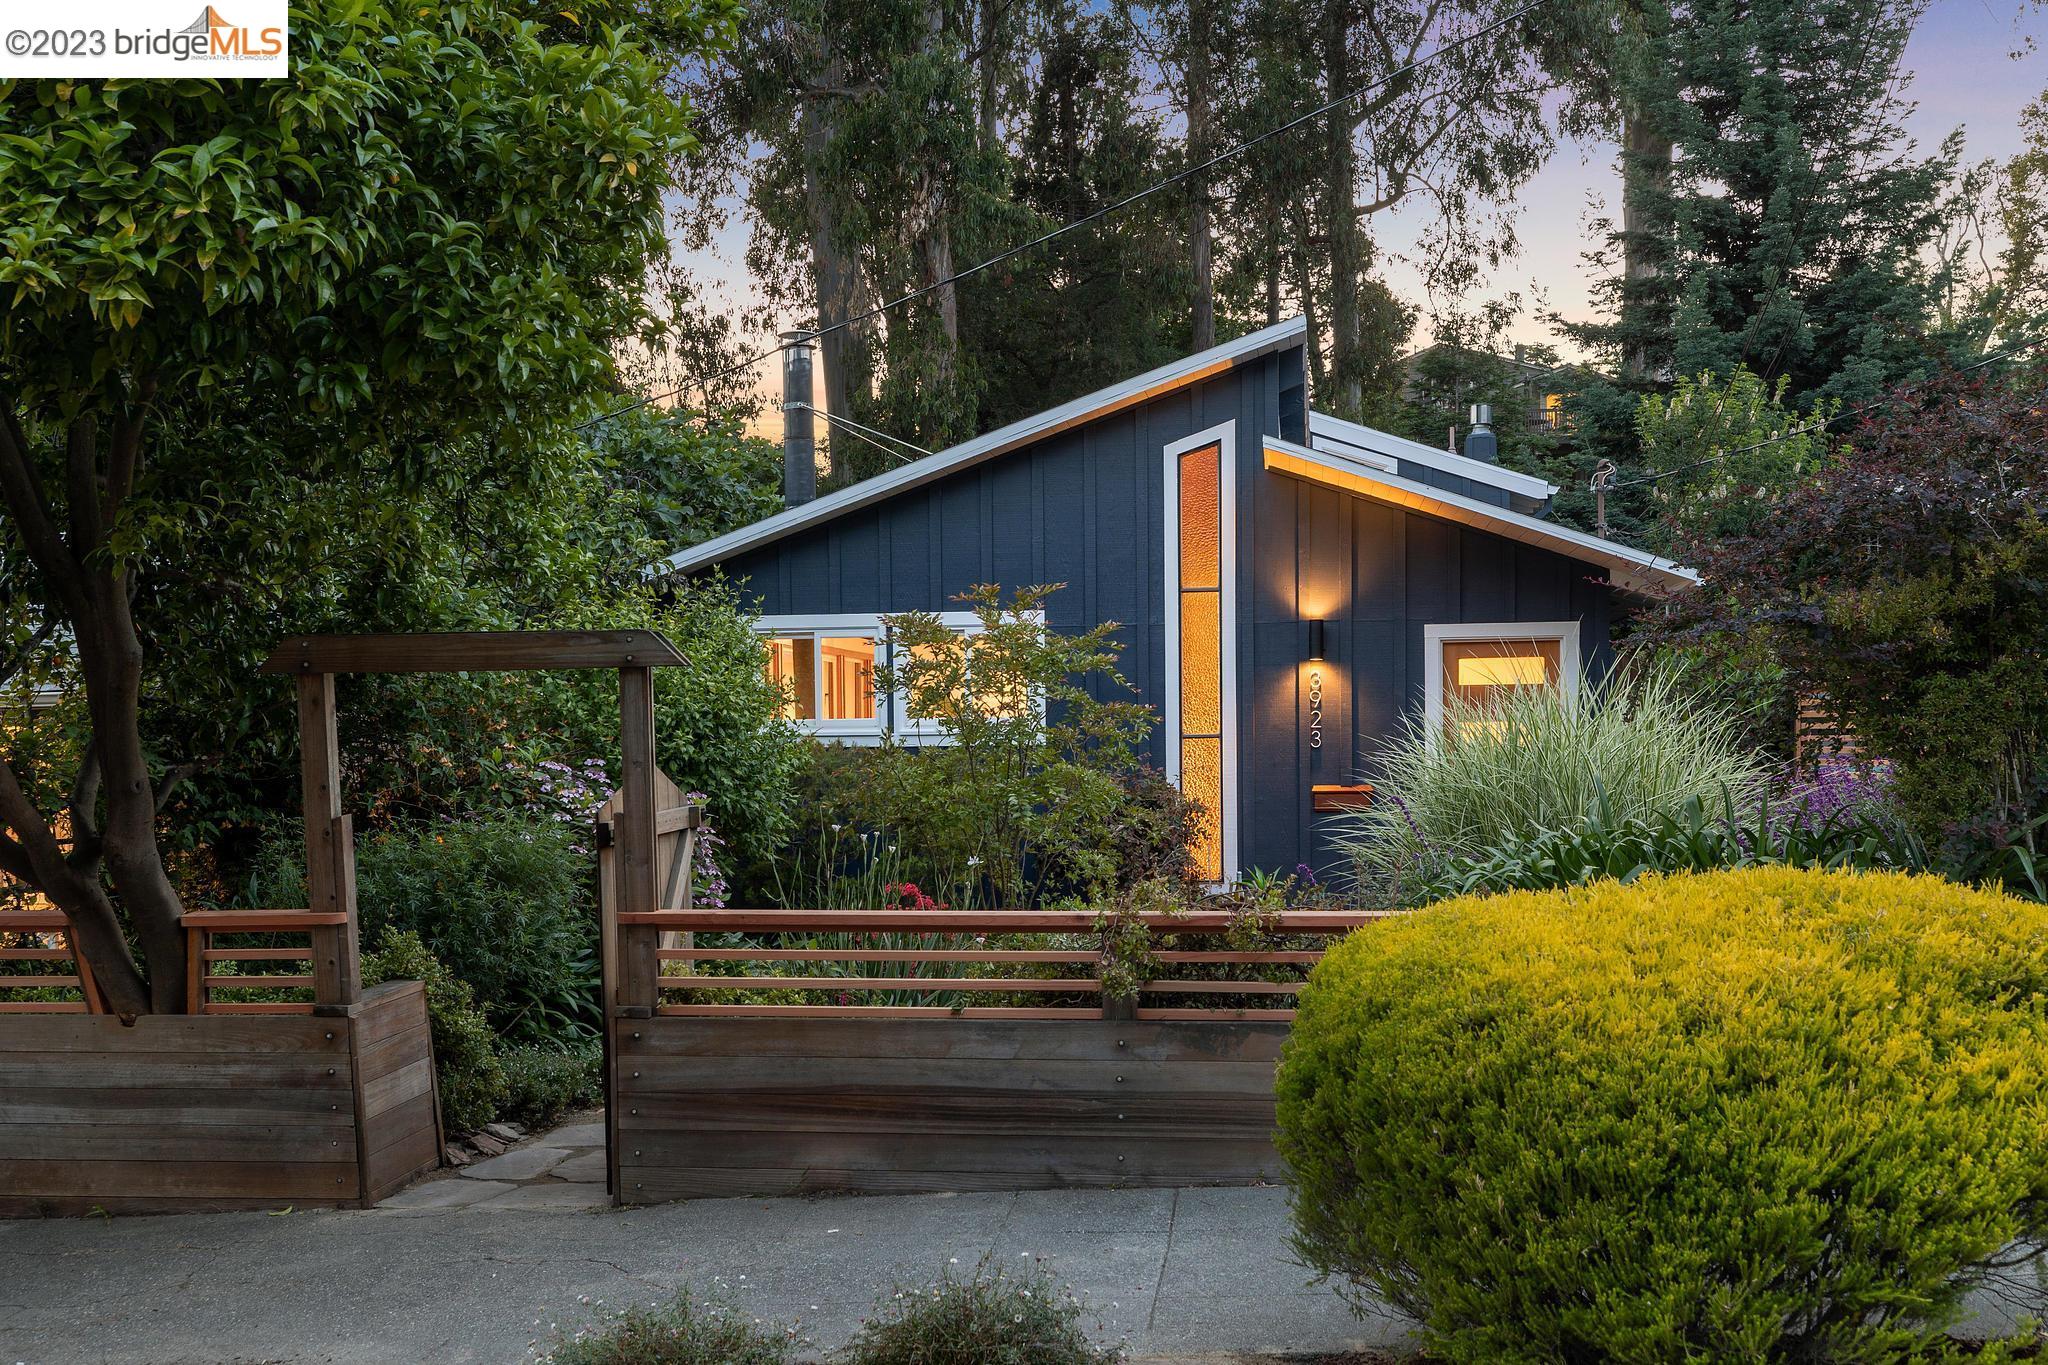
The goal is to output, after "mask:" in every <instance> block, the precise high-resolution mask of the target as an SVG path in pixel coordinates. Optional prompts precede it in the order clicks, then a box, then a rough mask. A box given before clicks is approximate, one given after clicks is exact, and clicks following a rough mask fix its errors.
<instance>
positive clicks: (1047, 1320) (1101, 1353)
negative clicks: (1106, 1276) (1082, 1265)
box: [840, 1261, 1123, 1365]
mask: <svg viewBox="0 0 2048 1365" xmlns="http://www.w3.org/2000/svg"><path fill="white" fill-rule="evenodd" d="M1081 1313H1082V1309H1081V1304H1080V1302H1079V1301H1078V1300H1077V1299H1075V1298H1074V1296H1073V1295H1072V1294H1071V1293H1066V1292H1062V1291H1061V1290H1060V1289H1058V1288H1057V1287H1056V1286H1054V1284H1053V1283H1052V1281H1051V1279H1050V1278H1048V1277H1047V1275H1046V1274H1045V1272H1044V1270H1043V1269H1042V1268H1036V1267H1034V1269H1033V1271H1032V1272H1031V1273H1030V1274H1028V1275H1024V1276H1012V1275H1009V1274H1006V1273H1005V1272H1004V1270H1003V1268H1002V1267H1001V1266H991V1265H990V1264H989V1263H988V1262H987V1261H984V1262H982V1264H980V1265H978V1266H976V1267H975V1269H974V1273H973V1274H971V1275H967V1276H960V1275H956V1274H955V1273H953V1271H952V1270H951V1269H948V1270H947V1271H946V1272H945V1273H944V1274H943V1275H941V1276H940V1277H939V1279H938V1282H937V1283H935V1284H931V1285H906V1286H904V1287H903V1288H901V1289H898V1290H897V1291H896V1294H895V1296H894V1297H893V1298H889V1299H884V1300H882V1301H881V1302H880V1303H879V1304H878V1305H877V1311H876V1312H875V1313H874V1315H873V1316H871V1317H869V1318H868V1319H867V1320H866V1321H865V1322H863V1323H862V1324H861V1329H860V1331H859V1332H858V1333H856V1334H855V1335H854V1338H853V1340H852V1341H850V1342H848V1343H847V1344H846V1347H845V1349H844V1350H843V1351H842V1352H841V1353H840V1354H841V1359H842V1360H843V1361H844V1362H845V1365H1116V1362H1117V1361H1119V1360H1121V1359H1123V1353H1122V1352H1121V1351H1119V1350H1117V1349H1115V1348H1097V1347H1096V1346H1094V1345H1093V1344H1091V1343H1090V1342H1089V1340H1088V1334H1087V1333H1086V1332H1085V1331H1084V1330H1083V1329H1082V1327H1081Z"/></svg>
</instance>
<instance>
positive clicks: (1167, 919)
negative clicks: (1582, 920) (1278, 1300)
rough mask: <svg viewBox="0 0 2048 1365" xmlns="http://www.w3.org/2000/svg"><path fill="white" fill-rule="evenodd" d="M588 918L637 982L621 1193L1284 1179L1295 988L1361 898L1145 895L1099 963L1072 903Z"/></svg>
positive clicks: (622, 1051) (620, 1197) (621, 1119)
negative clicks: (1282, 1118) (1282, 1091)
mask: <svg viewBox="0 0 2048 1365" xmlns="http://www.w3.org/2000/svg"><path fill="white" fill-rule="evenodd" d="M615 903H616V902H615V901H612V902H608V904H615ZM607 917H608V918H613V917H615V918H616V919H617V921H618V923H617V925H616V928H615V930H614V932H615V933H616V934H617V937H618V951H619V955H620V963H619V971H620V979H621V980H622V981H637V982H638V983H639V984H638V986H636V987H633V988H632V989H634V990H638V991H641V992H643V993H642V994H639V995H636V996H631V997H623V996H622V997H621V999H620V1001H619V1002H618V1003H617V1004H616V1005H615V1006H614V1007H613V1009H612V1022H611V1051H610V1054H609V1056H610V1094H609V1101H610V1104H609V1108H608V1111H607V1112H608V1114H609V1136H610V1138H611V1143H612V1171H613V1179H614V1183H613V1186H612V1191H613V1195H614V1198H615V1201H616V1202H619V1203H625V1204H638V1203H651V1202H656V1201H660V1200H667V1199H677V1198H690V1197H703V1196H714V1195H773V1194H793V1193H798V1192H804V1191H818V1190H839V1191H857V1192H865V1193H888V1192H908V1191H947V1190H982V1189H1027V1188H1042V1187H1054V1186H1125V1185H1181V1184H1236V1183H1249V1182H1254V1181H1262V1180H1275V1179H1280V1178H1282V1177H1283V1174H1284V1173H1283V1171H1282V1169H1281V1165H1280V1162H1279V1158H1278V1156H1277V1154H1276V1153H1275V1151H1274V1149H1273V1145H1272V1131H1273V1121H1274V1112H1273V1111H1274V1105H1273V1072H1274V1066H1275V1063H1276V1062H1277V1060H1278V1058H1279V1054H1280V1047H1281V1044H1282V1043H1283V1042H1284V1040H1285V1038H1286V1034H1287V1030H1288V1026H1289V1023H1290V1022H1291V1021H1292V1019H1293V1017H1294V1011H1293V1009H1292V1007H1291V1006H1292V996H1293V995H1294V994H1295V993H1296V992H1297V991H1298V990H1299V988H1300V984H1301V980H1302V978H1303V976H1305V974H1306V973H1307V971H1308V969H1309V968H1310V967H1311V966H1312V965H1313V964H1314V963H1315V962H1316V961H1317V960H1318V959H1319V958H1320V957H1321V955H1322V949H1323V946H1324V944H1325V943H1326V942H1327V941H1328V939H1329V937H1330V936H1332V935H1335V934H1342V933H1345V932H1347V931H1349V930H1351V929H1353V928H1356V927H1358V926H1359V925H1361V924H1364V923H1367V922H1369V921H1371V920H1373V919H1377V918H1380V915H1378V914H1375V913H1332V912H1321V911H1300V912H1287V913H1282V914H1266V915H1261V916H1246V915H1240V914H1232V913H1229V912H1226V911H1221V910H1213V911H1194V912H1189V913H1185V914H1179V915H1160V916H1146V917H1142V926H1143V929H1144V934H1143V936H1142V941H1143V942H1144V943H1146V944H1147V945H1148V946H1146V947H1145V948H1143V949H1142V950H1135V951H1134V949H1133V947H1132V940H1133V938H1134V937H1137V936H1136V935H1134V934H1133V933H1132V932H1131V930H1132V929H1133V927H1134V926H1132V925H1129V924H1126V925H1123V926H1120V928H1121V931H1122V932H1119V933H1117V934H1115V935H1114V938H1115V940H1116V941H1117V942H1119V943H1120V944H1122V945H1123V946H1122V949H1121V951H1122V954H1123V956H1122V958H1121V960H1120V961H1118V962H1116V964H1115V970H1113V971H1109V970H1105V968H1107V967H1109V966H1110V965H1111V963H1112V959H1111V958H1110V957H1109V956H1107V955H1106V953H1105V944H1106V943H1107V942H1108V941H1109V936H1106V935H1105V932H1104V931H1105V928H1107V927H1108V926H1106V925H1104V924H1102V923H1101V922H1099V921H1098V919H1097V917H1096V916H1094V915H1092V914H1089V913H1086V912H1069V911H988V912H958V911H946V910H936V909H889V910H875V911H867V910H853V911H846V910H722V909H680V908H661V909H655V910H651V911H637V912H636V911H610V910H608V912H607ZM657 936H660V937H659V938H657ZM1134 973H1135V974H1134ZM1105 977H1107V978H1109V979H1110V982H1111V989H1110V991H1109V992H1106V991H1105V984H1104V983H1105ZM1119 980H1121V982H1122V984H1123V986H1124V987H1125V989H1124V990H1123V991H1121V992H1119V991H1117V990H1116V986H1117V983H1118V981H1119ZM1133 992H1134V993H1133ZM608 994H609V992H608Z"/></svg>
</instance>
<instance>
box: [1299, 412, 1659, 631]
mask: <svg viewBox="0 0 2048 1365" xmlns="http://www.w3.org/2000/svg"><path fill="white" fill-rule="evenodd" d="M1265 449H1266V452H1267V454H1268V457H1269V459H1268V463H1269V465H1270V463H1271V461H1270V456H1271V455H1272V454H1275V453H1278V454H1280V455H1282V456H1291V457H1293V459H1294V460H1296V461H1305V462H1307V463H1309V464H1312V465H1319V466H1321V467H1322V468H1323V469H1325V470H1328V471H1329V472H1330V473H1331V474H1332V475H1334V476H1336V479H1337V480H1339V481H1340V482H1337V485H1336V486H1338V487H1342V488H1345V489H1347V490H1348V491H1352V492H1356V493H1358V494H1360V495H1361V496H1364V497H1375V498H1378V499H1379V500H1380V501H1383V502H1388V503H1392V504H1394V505H1396V506H1400V507H1409V508H1413V509H1415V510H1416V511H1419V512H1424V513H1427V514H1429V515H1432V516H1439V517H1442V518H1444V519H1445V520H1447V521H1455V522H1460V523H1462V524H1464V525H1467V526H1475V527H1478V528H1479V529H1481V530H1486V531H1492V532H1494V533H1495V534H1497V535H1502V536H1506V537H1507V538H1508V539H1510V540H1518V541H1521V542H1522V543H1524V544H1527V545H1536V546H1540V547H1542V548H1543V549H1546V550H1552V551H1555V552H1556V553H1558V554H1562V555H1566V556H1569V557H1570V558H1572V559H1578V560H1584V561H1587V562H1589V563H1594V564H1600V565H1603V566H1605V567H1606V568H1607V570H1608V572H1609V573H1610V574H1611V575H1612V578H1611V580H1610V581H1612V582H1613V584H1614V585H1615V586H1616V587H1619V588H1623V589H1626V590H1628V591H1631V592H1645V591H1648V590H1649V589H1651V588H1664V589H1673V588H1677V589H1683V588H1693V587H1697V586H1699V581H1700V576H1699V574H1698V573H1697V572H1696V571H1694V570H1692V569H1688V568H1686V567H1685V566H1684V565H1683V564H1678V563H1675V562H1673V561H1672V560H1669V559H1663V558H1660V557H1658V556H1657V555H1653V554H1651V553H1650V552H1649V551H1647V550H1638V549H1636V548H1635V547H1634V546H1631V545H1623V544H1620V543H1619V542H1617V541H1612V540H1602V539H1601V538H1600V537H1599V536H1594V535H1588V534H1587V533H1586V532H1584V531H1579V530H1574V529H1573V528H1572V527H1569V526H1559V525H1558V524H1556V523H1555V522H1549V521H1542V520H1539V519H1538V518H1536V517H1532V516H1529V515H1527V514H1526V513H1522V512H1515V511H1511V510H1509V509H1508V508H1505V507H1496V506H1494V505H1493V504H1492V503H1488V502H1480V501H1479V500H1478V499H1476V498H1468V497H1466V496H1464V495H1463V494H1461V493H1451V492H1447V491H1445V490H1444V489H1441V488H1432V487H1430V486H1429V485H1427V484H1420V483H1417V482H1415V481H1414V480H1413V479H1404V478H1402V477H1400V476H1399V475H1397V474H1389V473H1387V472H1386V471H1385V470H1382V469H1379V468H1376V467H1375V466H1373V465H1370V464H1367V463H1365V462H1364V461H1362V460H1356V459H1353V458H1351V457H1350V456H1347V455H1345V454H1343V453H1342V452H1340V451H1332V450H1312V449H1310V448H1309V447H1307V446H1300V445H1296V444H1295V443H1294V442H1292V441H1282V440H1280V439H1278V438H1277V437H1273V436H1268V437H1266V438H1265ZM1274 472H1275V473H1279V474H1282V475H1285V476H1287V477H1308V476H1306V475H1301V474H1295V473H1293V472H1292V471H1289V470H1287V469H1284V468H1282V469H1276V470H1275V471H1274Z"/></svg>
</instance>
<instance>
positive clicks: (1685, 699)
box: [1336, 660, 1765, 899]
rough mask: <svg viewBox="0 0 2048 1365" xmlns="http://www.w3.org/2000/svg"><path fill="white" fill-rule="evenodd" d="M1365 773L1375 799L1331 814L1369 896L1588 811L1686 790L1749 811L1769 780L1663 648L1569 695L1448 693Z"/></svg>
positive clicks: (1646, 802) (1660, 802) (1618, 810)
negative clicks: (1434, 721) (1434, 713)
mask: <svg viewBox="0 0 2048 1365" xmlns="http://www.w3.org/2000/svg"><path fill="white" fill-rule="evenodd" d="M1369 771H1370V772H1371V774H1372V777H1373V780H1374V783H1375V785H1376V787H1377V791H1376V794H1375V797H1374V800H1373V802H1372V804H1371V805H1370V806H1368V807H1366V808H1365V809H1363V810H1360V811H1355V812H1350V813H1347V814H1346V815H1344V816H1342V817H1341V818H1340V819H1339V821H1338V822H1337V827H1338V832H1337V836H1336V845H1337V847H1338V849H1339V850H1340V851H1342V852H1343V853H1344V854H1345V855H1347V856H1348V857H1349V858H1350V860H1351V862H1352V864H1353V867H1354V870H1355V872H1356V874H1357V876H1358V878H1359V881H1360V883H1361V887H1362V888H1363V889H1365V890H1366V891H1367V892H1368V893H1369V894H1371V893H1381V892H1386V893H1391V894H1392V895H1394V896H1396V897H1400V898H1404V899H1405V898H1406V897H1407V896H1409V895H1412V894H1414V892H1415V889H1416V888H1417V887H1419V886H1425V885H1428V884H1430V883H1431V882H1433V881H1434V880H1435V879H1436V878H1437V877H1439V876H1440V875H1442V874H1443V872H1444V870H1445V869H1446V868H1447V867H1448V866H1450V865H1451V864H1452V863H1453V860H1457V859H1461V858H1462V859H1473V858H1481V857H1484V856H1486V854H1487V853H1488V851H1489V850H1493V849H1496V848H1500V847H1502V846H1504V845H1508V844H1511V843H1513V842H1515V841H1517V840H1521V839H1526V838H1529V837H1531V836H1534V835H1537V834H1539V833H1542V832H1544V831H1548V830H1560V829H1566V828H1568V827H1570V826H1571V825H1573V824H1574V823H1576V822H1577V821H1579V820H1580V819H1581V818H1582V817H1583V816H1584V815H1585V813H1586V812H1587V811H1589V810H1594V809H1605V810H1606V811H1607V812H1608V813H1609V816H1610V818H1611V819H1614V820H1623V821H1627V820H1638V819H1645V820H1654V819H1655V818H1656V817H1657V816H1658V815H1659V814H1660V813H1662V812H1667V811H1676V810H1682V809H1683V808H1684V807H1685V804H1686V802H1687V801H1688V800H1693V801H1697V802H1699V803H1700V804H1701V805H1702V806H1703V807H1707V808H1711V805H1713V804H1718V803H1720V802H1722V801H1723V800H1724V799H1725V800H1727V801H1730V802H1732V803H1733V805H1735V806H1736V807H1738V808H1743V809H1747V808H1749V807H1750V806H1752V805H1754V804H1755V803H1756V802H1757V801H1759V800H1761V799H1762V796H1763V792H1764V788H1765V773H1764V769H1763V766H1762V764H1761V763H1760V762H1759V761H1758V760H1757V758H1756V757H1755V756H1754V755H1753V754H1751V753H1749V752H1748V751H1747V750H1745V749H1744V748H1743V747H1742V745H1741V742H1740V740H1739V738H1738V735H1737V731H1736V730H1735V728H1734V726H1733V725H1732V723H1731V717H1730V715H1729V714H1728V712H1727V710H1726V709H1725V708H1724V707H1722V706H1720V705H1719V704H1717V703H1716V702H1714V701H1713V700H1712V699H1711V698H1709V697H1708V696H1707V695H1706V694H1705V693H1703V692H1701V691H1699V690H1697V689H1695V688H1694V687H1693V686H1692V685H1691V684H1689V683H1687V682H1686V681H1685V680H1684V679H1683V677H1682V676H1681V675H1680V673H1679V671H1678V669H1677V668H1676V666H1675V665H1673V664H1672V663H1670V662H1668V661H1662V660H1650V661H1647V662H1645V663H1642V664H1640V665H1636V666H1631V667H1627V668H1624V669H1623V670H1622V671H1621V672H1619V673H1618V674H1617V675H1616V676H1614V677H1612V678H1610V679H1608V680H1607V681H1606V682H1605V683H1604V684H1603V685H1601V686H1598V687H1595V686H1592V685H1590V684H1589V685H1587V686H1584V687H1582V688H1580V689H1579V690H1578V691H1577V692H1576V693H1574V694H1570V695H1567V694H1566V693H1565V692H1564V691H1562V690H1561V689H1557V688H1516V689H1513V690H1512V691H1511V693H1510V695H1509V696H1507V697H1505V698H1501V699H1496V700H1490V701H1488V702H1485V703H1474V702H1469V701H1464V700H1462V699H1458V698H1452V699H1450V700H1448V701H1447V702H1446V703H1445V707H1444V716H1443V721H1442V724H1441V726H1440V727H1434V728H1433V727H1432V726H1431V725H1430V724H1429V722H1428V721H1427V720H1426V719H1424V718H1422V717H1419V716H1410V717H1408V718H1406V719H1404V720H1403V722H1402V723H1401V726H1400V728H1399V729H1398V730H1397V731H1396V732H1395V733H1394V734H1393V735H1392V736H1391V737H1390V738H1388V739H1387V740H1386V741H1385V742H1384V743H1383V744H1382V746H1381V747H1380V749H1379V751H1378V752H1377V753H1376V754H1375V755H1373V756H1372V758H1371V760H1370V769H1369Z"/></svg>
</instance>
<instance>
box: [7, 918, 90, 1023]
mask: <svg viewBox="0 0 2048 1365" xmlns="http://www.w3.org/2000/svg"><path fill="white" fill-rule="evenodd" d="M0 962H34V963H46V964H49V969H44V970H35V971H15V970H11V969H10V970H9V971H8V972H6V973H0V1014H88V1013H90V1014H102V1013H105V1006H104V1004H103V1002H102V1001H101V1000H100V997H99V991H98V990H97V989H96V988H95V986H94V985H93V979H92V969H91V968H89V967H87V966H86V965H85V959H84V958H83V957H80V956H78V954H77V953H75V952H74V951H73V950H72V945H71V925H70V923H69V922H68V921H67V920H66V919H65V918H64V912H63V911H61V910H8V911H0ZM50 990H61V991H66V992H76V993H77V995H78V998H77V999H76V1000H24V999H22V998H21V997H20V995H19V994H17V992H27V991H36V992H38V993H40V992H44V991H50Z"/></svg>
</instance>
